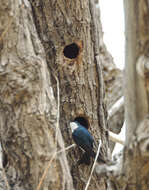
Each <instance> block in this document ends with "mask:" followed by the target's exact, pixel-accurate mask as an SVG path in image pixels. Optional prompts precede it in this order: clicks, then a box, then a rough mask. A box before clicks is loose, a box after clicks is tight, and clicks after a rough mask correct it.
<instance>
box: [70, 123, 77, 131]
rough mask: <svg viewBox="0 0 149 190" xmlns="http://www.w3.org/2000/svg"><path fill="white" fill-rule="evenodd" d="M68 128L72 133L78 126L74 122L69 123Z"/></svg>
mask: <svg viewBox="0 0 149 190" xmlns="http://www.w3.org/2000/svg"><path fill="white" fill-rule="evenodd" d="M70 128H71V131H72V133H73V131H74V130H75V129H77V128H78V125H77V124H76V123H75V122H70Z"/></svg>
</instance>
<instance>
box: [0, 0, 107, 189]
mask: <svg viewBox="0 0 149 190" xmlns="http://www.w3.org/2000/svg"><path fill="white" fill-rule="evenodd" d="M0 12H1V16H0V57H1V59H0V126H1V142H2V146H3V151H4V154H5V157H6V158H7V160H6V161H7V162H6V163H5V172H6V176H7V177H8V184H9V186H10V189H15V190H17V189H19V190H20V189H22V190H23V189H27V190H29V189H30V190H33V189H34V190H35V189H38V190H39V189H40V188H41V189H43V190H45V189H57V190H59V189H67V190H70V189H73V186H74V188H75V189H77V190H79V189H80V190H81V189H84V187H85V185H86V182H87V180H88V177H89V175H90V169H91V166H85V165H81V166H78V167H77V166H76V162H77V160H78V159H79V157H80V156H81V154H82V152H81V150H79V149H77V148H72V149H71V150H70V151H68V152H65V151H63V150H64V149H65V147H67V146H70V145H71V144H72V143H73V141H72V137H71V132H70V129H69V122H70V121H71V120H73V119H75V118H77V117H79V118H81V119H85V120H86V121H87V122H88V127H89V130H90V132H91V133H92V135H93V136H94V138H95V141H96V143H97V144H98V139H99V138H100V139H101V140H102V148H101V152H102V154H103V157H104V158H105V159H106V158H107V157H108V153H107V150H108V134H107V124H106V117H107V114H106V107H105V103H104V87H103V78H102V72H101V67H100V49H101V47H100V46H101V45H102V44H101V42H100V39H99V29H100V27H99V21H97V20H96V16H95V14H96V9H95V5H94V2H93V1H92V0H72V1H66V0H62V1H60V0H51V1H48V0H44V1H42V0H36V1H33V0H30V1H28V0H20V1H18V0H12V1H8V0H5V1H3V0H0ZM101 38H102V36H101ZM56 152H59V153H56ZM99 188H100V189H103V190H104V189H106V183H105V181H104V180H103V179H100V178H98V176H97V175H96V174H94V175H93V177H92V180H91V183H90V186H89V189H90V190H91V189H92V190H93V189H99Z"/></svg>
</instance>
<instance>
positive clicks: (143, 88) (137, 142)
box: [97, 0, 149, 190]
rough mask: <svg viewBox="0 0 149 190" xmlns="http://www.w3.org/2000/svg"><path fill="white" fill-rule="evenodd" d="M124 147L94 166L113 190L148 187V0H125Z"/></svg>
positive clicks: (144, 189) (134, 189)
mask: <svg viewBox="0 0 149 190" xmlns="http://www.w3.org/2000/svg"><path fill="white" fill-rule="evenodd" d="M124 4H125V21H126V23H125V24H126V26H125V34H126V68H125V113H126V114H125V117H126V126H127V127H126V146H125V148H124V152H123V157H121V158H120V160H119V162H118V163H117V164H113V165H111V166H107V165H104V166H102V167H99V166H98V168H97V173H98V174H99V175H101V174H102V175H108V176H109V177H110V179H111V181H112V183H113V184H114V187H113V188H112V189H117V190H128V189H131V190H136V189H137V190H140V189H141V190H142V189H143V190H148V189H149V127H148V126H149V113H148V112H149V110H148V106H149V101H148V76H149V72H148V63H149V53H148V50H149V3H148V1H147V0H140V1H137V0H131V1H130V0H125V1H124Z"/></svg>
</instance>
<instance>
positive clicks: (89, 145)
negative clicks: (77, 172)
mask: <svg viewBox="0 0 149 190" xmlns="http://www.w3.org/2000/svg"><path fill="white" fill-rule="evenodd" d="M70 127H71V131H72V138H73V140H74V142H75V143H76V144H77V145H78V146H79V147H81V148H82V149H83V150H84V151H85V153H84V155H83V156H82V158H81V160H80V164H82V163H83V160H85V163H86V164H87V165H89V164H90V157H93V158H95V156H96V153H95V152H94V150H93V144H94V139H93V137H92V135H91V134H90V132H89V131H88V130H87V129H86V128H85V127H84V126H83V125H81V124H80V123H79V122H78V121H73V122H70ZM97 160H98V161H99V162H102V163H105V161H104V160H103V159H102V158H101V156H98V159H97Z"/></svg>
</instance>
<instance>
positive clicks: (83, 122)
mask: <svg viewBox="0 0 149 190" xmlns="http://www.w3.org/2000/svg"><path fill="white" fill-rule="evenodd" d="M74 121H78V122H79V123H80V124H81V125H83V126H84V127H85V128H87V129H88V128H89V121H88V119H87V118H86V117H82V116H78V117H76V118H75V119H74Z"/></svg>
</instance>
